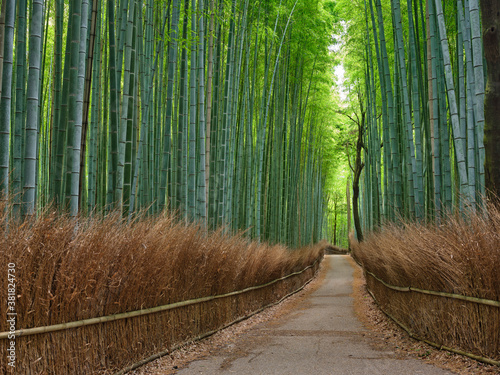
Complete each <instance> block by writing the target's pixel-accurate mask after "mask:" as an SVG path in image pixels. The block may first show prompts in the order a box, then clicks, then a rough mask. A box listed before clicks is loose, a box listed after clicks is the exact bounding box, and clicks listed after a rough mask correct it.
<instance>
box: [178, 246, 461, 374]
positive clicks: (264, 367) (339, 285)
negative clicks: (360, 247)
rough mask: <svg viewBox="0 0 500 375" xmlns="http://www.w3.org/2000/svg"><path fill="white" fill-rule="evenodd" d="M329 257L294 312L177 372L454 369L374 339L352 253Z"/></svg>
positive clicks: (418, 371)
mask: <svg viewBox="0 0 500 375" xmlns="http://www.w3.org/2000/svg"><path fill="white" fill-rule="evenodd" d="M324 261H325V262H328V263H329V264H328V267H327V271H326V275H325V277H324V280H323V281H322V283H321V285H320V286H319V288H317V289H316V290H315V291H313V292H312V293H310V294H309V295H307V296H306V297H305V298H304V299H302V300H301V301H300V302H298V304H297V305H296V306H295V308H294V309H293V310H292V311H291V312H290V313H289V314H285V315H282V316H280V317H279V318H277V319H275V320H271V321H268V322H265V323H262V324H258V325H256V326H255V327H253V328H252V329H250V330H249V331H247V332H245V333H243V334H242V335H241V336H240V337H239V338H238V339H236V340H235V341H234V342H233V343H232V344H230V345H228V347H226V348H224V349H222V350H219V351H217V352H215V353H212V354H211V355H210V356H209V357H207V358H205V359H202V360H198V361H194V362H192V363H190V364H189V365H188V366H187V367H186V368H184V369H182V370H180V371H178V372H177V374H182V375H192V374H238V375H246V374H248V375H250V374H251V375H259V374H262V375H275V374H276V375H277V374H283V375H300V374H311V375H312V374H315V375H316V374H329V375H332V374H343V375H345V374H384V375H390V374H394V375H395V374H398V375H399V374H425V375H444V374H452V373H451V372H448V371H445V370H442V369H439V368H436V367H433V366H431V365H428V364H425V363H423V362H421V361H419V360H416V359H398V358H397V357H396V355H395V354H394V353H393V352H391V351H389V350H380V349H375V348H374V346H373V345H370V341H369V340H370V339H369V338H368V337H365V333H366V329H365V328H364V327H363V326H362V324H361V323H360V322H359V321H358V319H357V318H356V316H355V314H354V309H353V298H352V297H351V294H352V282H353V276H352V275H353V268H352V266H351V264H350V263H349V261H348V259H347V256H345V255H330V256H326V258H325V260H324Z"/></svg>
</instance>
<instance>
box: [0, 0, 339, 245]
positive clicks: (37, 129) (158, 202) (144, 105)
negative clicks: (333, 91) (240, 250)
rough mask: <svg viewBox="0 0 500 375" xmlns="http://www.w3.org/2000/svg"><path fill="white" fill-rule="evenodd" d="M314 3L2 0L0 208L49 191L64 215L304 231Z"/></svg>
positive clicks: (310, 185)
mask: <svg viewBox="0 0 500 375" xmlns="http://www.w3.org/2000/svg"><path fill="white" fill-rule="evenodd" d="M324 3H327V2H324V1H311V2H307V4H306V3H305V2H299V1H298V0H297V1H295V0H294V1H286V0H284V1H280V2H279V4H278V3H277V2H272V1H259V2H253V1H249V0H232V1H228V0H198V1H196V0H185V1H180V0H163V1H159V0H69V1H68V0H31V1H27V0H3V1H2V12H1V18H0V33H1V34H0V51H2V62H1V63H0V69H2V72H1V74H0V77H1V85H0V86H1V90H2V91H1V101H0V192H1V194H2V197H3V198H2V199H4V200H8V201H9V202H10V207H11V214H10V215H11V218H13V219H18V218H23V217H26V215H33V214H36V212H37V211H38V210H40V209H41V208H43V207H46V206H47V205H49V204H54V205H55V206H56V207H59V209H60V210H62V211H66V212H68V213H69V214H70V215H72V216H76V215H80V214H92V213H93V212H103V213H106V212H110V211H113V210H120V212H122V215H123V216H124V217H131V216H132V215H134V214H135V213H137V212H139V211H144V210H146V211H147V212H148V213H150V214H158V213H160V212H162V211H163V210H165V209H167V210H171V211H176V212H178V213H179V215H180V217H181V218H183V219H184V220H186V221H187V222H199V223H201V224H202V225H203V226H208V227H209V228H213V229H214V228H218V227H221V226H224V227H226V228H229V229H233V230H237V229H247V228H249V229H247V231H248V233H249V235H251V236H252V237H253V238H257V239H260V240H266V241H270V242H282V243H287V244H290V245H291V246H299V245H302V244H304V243H309V242H312V241H317V240H318V239H319V238H320V236H321V233H322V227H323V216H324V205H325V204H326V201H325V199H324V194H323V189H324V176H323V167H322V157H321V153H320V151H319V147H317V144H318V142H319V140H320V133H321V126H320V124H319V119H320V118H321V116H320V115H318V113H319V112H321V110H320V106H319V105H317V104H315V103H316V102H317V100H316V97H317V96H318V95H320V94H318V93H319V92H321V90H323V89H322V88H321V87H326V86H327V85H325V83H324V82H323V83H322V81H325V77H326V76H327V73H325V72H326V67H327V66H328V62H329V59H330V57H329V52H328V45H329V43H330V39H331V31H330V29H331V27H332V26H331V25H332V20H331V19H332V14H331V12H329V11H328V10H327V9H325V8H324ZM308 26H311V30H312V28H315V29H316V31H317V32H315V33H313V32H309V33H308V31H307V30H305V28H307V27H308Z"/></svg>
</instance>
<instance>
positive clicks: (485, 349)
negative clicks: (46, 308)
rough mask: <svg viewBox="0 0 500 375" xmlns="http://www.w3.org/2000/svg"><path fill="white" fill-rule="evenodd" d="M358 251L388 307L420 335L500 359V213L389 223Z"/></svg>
mask: <svg viewBox="0 0 500 375" xmlns="http://www.w3.org/2000/svg"><path fill="white" fill-rule="evenodd" d="M351 250H352V254H353V257H354V258H355V259H356V260H357V261H358V263H360V265H361V266H362V267H363V269H364V271H365V276H366V280H367V288H368V290H369V291H370V293H371V294H372V296H373V297H374V299H375V300H376V302H377V303H378V305H379V306H380V308H381V309H382V310H383V311H384V312H385V313H386V314H387V315H388V316H389V317H391V318H392V319H393V320H395V321H396V323H398V324H399V325H400V326H402V327H403V328H404V329H405V330H406V331H407V332H408V333H409V334H410V335H411V336H412V337H414V338H417V339H419V340H421V341H425V342H427V343H428V344H431V345H433V346H436V347H438V348H441V349H446V350H449V351H453V352H456V353H458V354H462V355H467V356H469V357H471V358H474V359H476V360H480V361H482V362H486V363H489V364H494V365H500V302H499V301H500V272H499V269H500V212H499V210H498V209H497V208H495V207H493V206H492V207H489V210H488V214H477V213H473V212H470V213H469V215H467V217H454V216H449V217H447V218H446V220H444V221H443V223H442V224H441V225H439V226H430V225H429V226H425V225H422V224H415V223H412V224H406V225H404V226H399V227H398V226H394V225H389V226H387V227H385V228H384V229H383V230H381V231H380V232H378V233H373V234H371V235H370V236H369V238H368V239H367V240H366V241H365V242H362V243H358V242H357V241H355V240H353V239H351Z"/></svg>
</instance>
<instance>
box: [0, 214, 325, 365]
mask: <svg viewBox="0 0 500 375" xmlns="http://www.w3.org/2000/svg"><path fill="white" fill-rule="evenodd" d="M0 212H3V210H1V209H0ZM2 222H5V221H4V218H2V217H0V223H2ZM75 228H76V229H75ZM0 231H1V232H2V233H1V235H0V265H1V267H2V268H5V269H2V270H1V272H0V286H1V287H0V301H2V304H3V305H4V306H5V304H4V301H7V299H8V295H7V285H8V279H7V265H8V264H12V263H13V264H15V270H16V273H15V277H16V293H15V294H16V298H15V311H16V312H17V316H16V329H18V330H19V329H24V330H25V333H26V330H29V329H31V328H36V327H46V326H54V325H60V324H64V323H68V325H69V326H71V325H72V324H71V322H78V321H82V320H89V319H93V318H99V317H109V316H112V317H111V318H107V319H108V321H106V322H97V323H95V324H91V325H85V326H79V327H78V326H77V327H72V328H69V329H64V330H58V331H53V332H49V331H47V330H46V329H40V331H42V332H38V333H35V334H30V335H21V336H18V337H16V339H15V349H16V360H15V365H16V367H15V369H11V368H10V367H9V366H8V360H7V358H6V357H7V355H6V352H7V345H9V341H10V340H8V339H5V338H0V352H1V353H2V356H1V357H0V373H7V374H8V373H12V374H14V373H15V374H111V373H114V372H116V371H119V370H120V369H123V368H125V367H127V366H130V365H132V364H134V363H136V362H138V361H140V360H142V359H144V358H146V357H150V356H153V355H155V354H157V353H160V352H164V351H168V350H171V349H172V348H174V347H175V346H176V345H179V344H181V343H184V342H187V341H190V340H192V339H193V338H196V337H200V336H203V335H204V334H206V333H210V332H212V331H215V330H217V329H219V328H221V327H223V326H225V325H227V324H228V323H230V322H233V321H235V320H237V319H239V318H241V317H243V316H246V315H248V314H249V313H251V312H253V311H256V310H259V309H261V308H262V307H263V306H266V305H269V304H272V303H273V302H275V301H277V300H280V299H281V298H283V297H284V296H286V295H288V294H290V293H292V292H294V291H296V290H297V289H299V288H300V287H301V286H303V285H304V284H305V283H307V282H308V281H309V280H310V279H311V278H312V277H313V276H314V274H315V272H316V271H317V269H318V267H319V260H321V258H322V255H323V248H324V247H325V246H326V244H324V243H321V244H317V245H315V246H311V247H308V248H304V249H300V250H295V251H291V250H288V249H286V248H284V247H283V246H269V245H265V244H257V243H254V242H250V241H248V240H247V239H245V238H244V237H243V236H241V235H240V236H231V237H230V236H227V235H224V234H223V232H222V231H218V232H214V233H210V234H206V233H205V231H203V230H202V229H200V228H199V227H195V226H186V225H185V224H183V223H179V222H178V221H177V220H175V218H173V217H161V218H156V219H152V218H139V219H138V220H136V221H135V222H134V223H131V224H127V223H125V222H123V221H121V220H120V219H119V218H118V216H116V215H115V216H111V217H107V218H94V219H79V220H78V225H77V226H75V221H72V220H70V219H69V218H67V217H61V216H59V215H56V214H55V213H50V212H47V213H45V214H44V215H42V216H41V217H40V218H39V219H33V220H31V221H30V222H27V223H25V224H22V225H14V224H12V223H10V224H9V227H8V230H6V228H5V226H3V227H2V228H1V229H0ZM300 271H303V272H300ZM293 273H295V274H294V275H292V276H291V277H287V278H284V277H285V276H287V275H290V274H293ZM276 279H281V280H279V281H276V282H273V281H274V280H276ZM263 284H267V285H265V286H263V287H261V288H252V287H255V286H259V285H263ZM244 289H248V290H247V291H246V292H245V293H240V294H236V293H233V292H235V291H240V290H244ZM220 295H225V296H222V297H220V298H216V299H205V298H203V297H207V296H220ZM194 299H201V301H197V303H180V304H178V305H176V306H174V308H163V309H156V310H155V309H154V308H156V307H158V306H165V305H169V304H175V303H179V302H182V301H188V300H194ZM148 309H150V311H148V314H142V315H136V314H135V313H132V314H130V315H131V316H127V315H125V316H120V315H118V317H121V318H122V319H116V318H117V314H125V313H130V312H134V311H137V310H142V312H144V311H145V310H148ZM157 310H161V311H157ZM134 315H136V316H134ZM3 316H4V317H5V314H3ZM6 320H7V319H2V320H0V332H7V331H8V330H9V328H8V325H7V322H6ZM103 320H106V319H103ZM78 324H79V323H78ZM78 324H76V325H78ZM28 333H29V332H28ZM4 336H5V335H4Z"/></svg>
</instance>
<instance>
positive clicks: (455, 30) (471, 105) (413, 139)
mask: <svg viewBox="0 0 500 375" xmlns="http://www.w3.org/2000/svg"><path fill="white" fill-rule="evenodd" d="M389 7H390V10H389ZM364 9H365V22H366V28H365V40H366V43H365V45H366V49H365V55H364V61H365V63H364V65H365V73H364V76H365V79H364V81H365V88H364V92H365V95H364V97H365V101H366V107H365V109H364V111H365V112H366V123H365V124H364V125H365V133H364V139H363V143H364V149H365V152H364V159H365V165H366V169H365V174H364V177H362V185H363V188H362V190H363V193H362V199H363V202H362V210H363V212H364V215H362V217H363V220H364V223H363V224H364V226H365V227H366V228H369V229H373V228H374V227H378V226H379V225H380V224H381V223H382V222H383V221H384V220H389V221H393V220H397V219H398V218H400V217H404V218H413V219H417V220H429V219H430V220H436V221H437V222H439V221H440V217H442V215H443V213H444V212H446V211H448V210H455V209H456V210H459V211H463V210H464V209H465V208H466V207H468V206H472V207H482V206H483V203H482V201H483V199H482V197H484V194H485V174H484V161H485V151H484V144H483V138H484V106H483V102H484V77H485V71H484V67H483V51H482V42H481V37H480V36H481V24H480V19H479V8H478V1H477V0H464V1H462V0H459V1H457V2H456V3H453V4H451V3H450V4H448V3H447V4H446V12H445V11H444V10H443V4H442V1H441V0H430V1H427V2H422V1H416V0H414V1H412V0H408V1H407V3H406V4H401V2H400V1H399V0H393V1H391V3H390V5H389V4H388V3H386V2H383V1H381V0H367V1H365V2H364ZM389 14H390V17H389V16H388V15H389ZM388 23H389V24H388ZM373 49H375V54H373Z"/></svg>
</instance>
